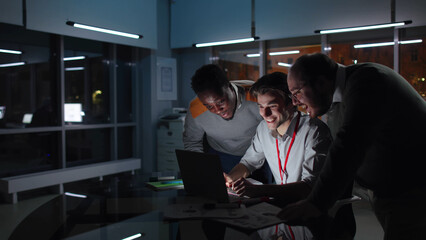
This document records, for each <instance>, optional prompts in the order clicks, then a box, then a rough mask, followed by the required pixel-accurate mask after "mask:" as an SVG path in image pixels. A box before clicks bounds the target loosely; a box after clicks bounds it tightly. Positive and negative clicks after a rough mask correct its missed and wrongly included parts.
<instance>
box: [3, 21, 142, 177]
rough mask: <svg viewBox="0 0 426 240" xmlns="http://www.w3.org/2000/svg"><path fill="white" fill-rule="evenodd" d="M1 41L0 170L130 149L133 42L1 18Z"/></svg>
mask: <svg viewBox="0 0 426 240" xmlns="http://www.w3.org/2000/svg"><path fill="white" fill-rule="evenodd" d="M62 46H63V48H62ZM0 49H9V50H15V51H19V52H12V53H5V51H0V177H5V176H15V175H20V174H25V173H32V172H39V171H45V170H51V169H58V168H66V167H72V166H78V165H85V164H90V163H97V162H105V161H110V160H118V159H124V158H132V157H136V156H135V154H136V151H135V147H134V146H136V144H137V137H136V130H137V126H138V124H137V119H136V116H137V109H136V106H135V105H136V104H135V103H136V102H137V90H136V89H137V84H136V83H137V82H138V81H137V79H136V78H137V74H135V73H136V72H137V71H136V64H135V62H136V59H137V58H136V56H137V55H138V52H139V49H137V48H134V47H128V46H120V45H114V44H108V43H103V42H98V41H92V40H86V39H79V38H73V37H63V36H57V35H51V34H46V33H40V32H35V31H30V30H26V29H24V28H22V27H17V26H13V25H7V24H0ZM16 53H19V54H16ZM18 62H20V65H17V66H9V65H4V64H10V63H18ZM62 64H63V65H62ZM62 66H63V67H62ZM61 114H63V116H61Z"/></svg>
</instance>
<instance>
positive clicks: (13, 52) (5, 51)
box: [0, 49, 22, 54]
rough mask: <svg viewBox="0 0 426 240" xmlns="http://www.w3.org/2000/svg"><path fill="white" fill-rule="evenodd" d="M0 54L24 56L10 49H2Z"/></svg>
mask: <svg viewBox="0 0 426 240" xmlns="http://www.w3.org/2000/svg"><path fill="white" fill-rule="evenodd" d="M0 53H10V54H22V52H21V51H17V50H9V49H0Z"/></svg>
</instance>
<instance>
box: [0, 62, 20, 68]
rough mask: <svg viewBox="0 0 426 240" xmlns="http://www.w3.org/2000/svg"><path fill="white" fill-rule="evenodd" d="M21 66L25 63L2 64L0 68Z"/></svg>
mask: <svg viewBox="0 0 426 240" xmlns="http://www.w3.org/2000/svg"><path fill="white" fill-rule="evenodd" d="M21 65H25V62H14V63H4V64H0V67H15V66H21Z"/></svg>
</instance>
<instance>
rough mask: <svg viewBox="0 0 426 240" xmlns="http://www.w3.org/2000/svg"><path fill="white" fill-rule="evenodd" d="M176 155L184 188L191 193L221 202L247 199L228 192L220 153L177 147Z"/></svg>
mask: <svg viewBox="0 0 426 240" xmlns="http://www.w3.org/2000/svg"><path fill="white" fill-rule="evenodd" d="M176 157H177V160H178V164H179V168H180V173H181V177H182V180H183V185H184V189H185V191H186V192H187V193H188V194H189V195H193V196H201V197H206V198H208V199H212V200H215V201H217V202H221V203H228V202H236V201H240V200H243V199H247V197H243V196H238V195H236V194H235V193H232V192H228V189H227V187H226V184H225V179H224V177H223V170H222V165H221V163H220V158H219V156H218V155H215V154H208V153H201V152H192V151H187V150H180V149H176Z"/></svg>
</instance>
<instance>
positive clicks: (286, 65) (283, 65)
mask: <svg viewBox="0 0 426 240" xmlns="http://www.w3.org/2000/svg"><path fill="white" fill-rule="evenodd" d="M277 64H278V66H281V67H288V68H289V67H291V66H292V64H289V63H283V62H278V63H277Z"/></svg>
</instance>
